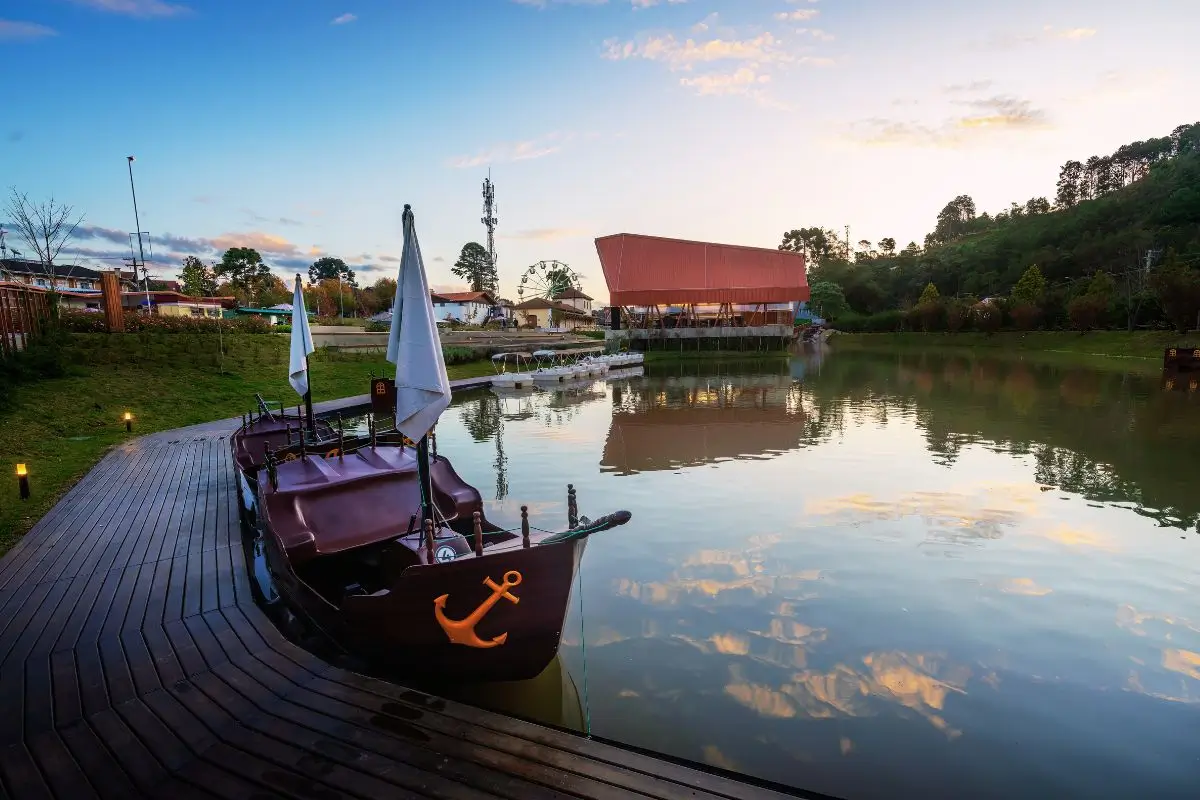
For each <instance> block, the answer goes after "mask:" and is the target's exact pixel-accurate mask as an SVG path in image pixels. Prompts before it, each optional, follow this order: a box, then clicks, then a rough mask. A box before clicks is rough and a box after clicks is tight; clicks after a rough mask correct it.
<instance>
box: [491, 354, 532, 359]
mask: <svg viewBox="0 0 1200 800" xmlns="http://www.w3.org/2000/svg"><path fill="white" fill-rule="evenodd" d="M533 355H534V354H533V353H496V355H494V356H492V361H504V360H506V359H509V358H516V359H522V358H533Z"/></svg>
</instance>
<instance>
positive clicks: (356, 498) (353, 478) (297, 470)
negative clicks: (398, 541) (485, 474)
mask: <svg viewBox="0 0 1200 800" xmlns="http://www.w3.org/2000/svg"><path fill="white" fill-rule="evenodd" d="M275 472H276V481H277V484H276V485H274V486H273V485H272V483H271V480H270V477H269V475H268V474H267V470H262V471H261V472H260V473H259V479H258V480H259V484H258V485H259V496H260V497H261V498H262V499H263V505H264V507H265V511H266V514H267V518H268V520H269V523H270V529H271V530H272V531H273V532H274V534H275V536H276V537H278V539H279V542H280V544H281V545H282V546H283V549H284V550H285V551H286V552H287V554H288V558H289V559H290V560H291V561H292V563H293V564H295V565H299V564H302V563H304V562H305V561H308V560H310V559H313V558H315V557H318V556H327V555H333V554H336V553H341V552H345V551H347V550H352V549H354V548H357V547H362V546H364V545H369V544H373V543H377V542H382V541H385V540H387V539H393V538H396V537H399V536H403V535H404V534H405V533H407V532H408V526H409V520H410V519H411V518H412V516H413V514H415V513H418V512H419V511H420V509H421V490H420V486H419V485H418V480H417V459H416V450H415V448H411V447H405V448H401V447H395V446H382V445H381V446H378V447H364V448H362V449H360V450H356V451H355V452H353V453H350V454H348V455H346V456H345V457H341V458H339V457H338V456H336V455H327V456H319V455H309V456H308V457H307V458H303V459H294V460H292V461H285V462H283V463H280V464H278V465H277V466H276V469H275ZM430 478H431V481H432V484H433V495H434V497H433V499H434V502H435V503H436V505H437V507H438V509H439V512H440V513H441V514H444V515H445V518H446V519H447V521H452V520H455V519H457V518H458V516H459V514H461V513H469V512H470V511H472V510H480V511H482V509H483V503H482V499H481V498H480V496H479V492H478V491H476V490H475V489H474V488H473V487H471V486H470V485H468V484H466V483H465V482H463V480H462V478H460V477H459V476H458V474H457V473H456V472H455V471H454V468H453V467H451V466H450V462H448V461H446V460H445V459H444V458H438V459H434V460H432V463H431V464H430ZM419 527H420V524H419V522H418V525H417V529H419Z"/></svg>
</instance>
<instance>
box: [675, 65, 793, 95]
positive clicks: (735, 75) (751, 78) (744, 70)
mask: <svg viewBox="0 0 1200 800" xmlns="http://www.w3.org/2000/svg"><path fill="white" fill-rule="evenodd" d="M770 80H771V76H770V75H759V74H756V73H755V71H754V69H753V68H752V67H741V68H739V69H737V70H734V71H733V72H727V73H714V74H709V75H697V76H696V77H694V78H680V79H679V83H680V84H681V85H683V86H688V87H690V88H692V89H695V90H696V91H697V92H698V93H699V94H747V93H749V92H751V91H752V90H753V89H754V88H755V87H757V86H760V85H762V84H764V83H768V82H769V81H770Z"/></svg>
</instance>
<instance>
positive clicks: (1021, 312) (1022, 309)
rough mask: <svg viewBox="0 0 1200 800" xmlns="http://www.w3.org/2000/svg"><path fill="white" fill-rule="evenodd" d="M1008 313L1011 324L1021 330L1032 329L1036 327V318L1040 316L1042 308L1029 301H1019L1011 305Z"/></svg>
mask: <svg viewBox="0 0 1200 800" xmlns="http://www.w3.org/2000/svg"><path fill="white" fill-rule="evenodd" d="M1008 313H1009V314H1011V315H1012V320H1013V324H1014V325H1016V326H1017V329H1018V330H1022V331H1031V330H1033V329H1034V328H1036V327H1037V324H1038V320H1039V319H1041V318H1042V310H1041V309H1040V308H1038V307H1037V306H1035V305H1030V304H1029V303H1019V304H1017V305H1015V306H1013V307H1012V310H1011V311H1009V312H1008Z"/></svg>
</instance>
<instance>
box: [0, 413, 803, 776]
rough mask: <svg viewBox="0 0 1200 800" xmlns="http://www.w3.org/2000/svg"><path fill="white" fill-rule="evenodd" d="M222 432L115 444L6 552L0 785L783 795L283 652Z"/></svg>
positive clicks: (0, 645) (224, 426)
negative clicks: (249, 553) (254, 575)
mask: <svg viewBox="0 0 1200 800" xmlns="http://www.w3.org/2000/svg"><path fill="white" fill-rule="evenodd" d="M330 407H333V406H330ZM231 430H232V423H231V422H224V423H210V424H208V425H204V426H196V427H192V428H183V429H178V430H175V431H169V432H166V433H161V434H155V435H152V436H146V437H142V438H139V439H134V440H131V441H130V442H128V443H126V444H124V445H122V446H121V447H118V448H117V449H115V450H114V451H113V452H111V453H110V454H109V455H108V456H107V457H106V458H105V459H104V460H103V461H101V462H100V464H98V465H97V466H96V468H95V469H93V470H92V471H91V473H89V474H88V475H87V477H85V478H84V479H83V480H82V481H81V482H80V483H79V484H78V485H77V486H76V487H75V488H74V489H72V490H71V491H70V493H68V494H67V496H66V497H64V498H63V500H62V501H61V502H60V503H59V504H58V505H56V506H55V507H54V508H53V509H52V510H51V511H50V513H49V514H47V515H46V517H45V518H44V519H43V520H42V521H41V522H39V523H38V525H37V526H36V527H35V528H34V529H33V530H32V531H30V533H29V534H28V535H27V536H25V538H24V539H23V540H21V542H20V543H19V544H18V545H17V546H16V547H15V548H14V549H13V550H12V551H11V552H10V553H9V554H8V555H7V556H6V557H5V558H4V559H3V561H0V658H2V659H3V660H2V661H0V781H2V784H0V794H3V795H6V796H8V797H12V798H43V797H63V798H72V800H74V799H75V798H90V797H105V798H134V797H162V798H193V797H226V798H256V799H257V798H269V797H291V798H304V799H306V800H314V799H315V800H338V799H339V798H350V797H371V798H385V797H386V798H393V797H396V798H409V797H422V798H429V797H437V798H442V797H445V798H464V800H465V799H467V798H489V797H506V798H514V800H526V799H527V798H528V799H529V800H539V799H540V798H547V799H549V798H615V797H630V796H633V797H660V798H680V799H682V798H773V797H784V796H787V795H785V793H784V792H783V791H780V790H775V789H771V788H767V787H763V786H757V785H750V784H747V783H742V782H739V781H736V780H733V779H730V778H728V777H725V776H720V775H716V774H712V773H709V772H705V771H700V770H697V769H692V768H689V767H686V766H682V765H679V764H676V763H673V762H668V761H663V760H659V759H657V758H653V757H650V756H647V755H645V754H641V753H635V752H632V751H629V750H625V749H622V748H619V747H615V746H610V745H607V744H603V743H600V742H596V741H592V740H588V739H585V738H583V737H578V736H572V735H570V734H567V733H562V732H559V731H555V730H552V729H548V728H544V727H540V726H537V725H533V724H529V723H526V722H522V721H519V720H514V719H511V718H508V717H505V716H502V715H498V714H493V713H490V712H485V711H481V710H478V709H475V708H471V707H469V706H465V705H460V704H456V703H452V702H448V701H444V700H441V699H439V698H436V697H432V696H429V695H426V694H423V693H420V692H416V691H412V690H408V689H405V688H403V687H400V686H396V685H394V684H390V683H384V682H381V681H377V680H374V679H370V678H365V677H362V676H359V675H355V674H352V673H349V672H346V671H344V670H340V669H337V668H334V667H331V666H330V665H328V664H326V663H324V662H323V661H321V660H319V659H317V658H316V657H314V656H312V655H311V654H309V653H308V652H306V651H304V650H302V649H300V648H298V647H296V646H294V645H292V644H291V643H290V642H288V641H287V640H286V639H285V638H284V637H283V636H282V635H281V634H280V633H279V632H278V631H277V630H276V629H275V628H274V626H273V625H272V624H271V623H270V621H269V620H268V619H267V618H266V616H265V615H264V614H263V613H262V612H261V611H260V610H259V608H258V607H257V606H256V605H255V603H254V600H253V598H252V596H251V593H250V585H249V582H248V576H247V572H246V565H245V563H244V557H243V551H242V545H241V541H240V536H241V533H240V528H239V523H238V513H237V502H238V485H237V482H236V478H235V474H234V468H233V464H232V460H231V458H230V455H229V441H228V436H229V433H230V432H231Z"/></svg>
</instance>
